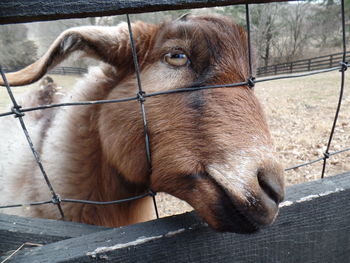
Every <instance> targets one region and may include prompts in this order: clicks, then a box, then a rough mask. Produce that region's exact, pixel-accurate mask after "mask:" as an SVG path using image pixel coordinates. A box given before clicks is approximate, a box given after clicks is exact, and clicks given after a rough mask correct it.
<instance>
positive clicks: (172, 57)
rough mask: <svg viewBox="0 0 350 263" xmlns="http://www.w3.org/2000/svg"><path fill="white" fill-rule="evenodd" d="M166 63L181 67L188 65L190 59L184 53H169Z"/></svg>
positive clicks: (165, 57) (165, 58)
mask: <svg viewBox="0 0 350 263" xmlns="http://www.w3.org/2000/svg"><path fill="white" fill-rule="evenodd" d="M164 61H165V62H166V63H168V64H170V65H172V66H176V67H181V66H185V65H187V64H188V62H189V59H188V57H187V56H186V55H185V54H183V53H168V54H165V56H164Z"/></svg>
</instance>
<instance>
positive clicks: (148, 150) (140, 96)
mask: <svg viewBox="0 0 350 263" xmlns="http://www.w3.org/2000/svg"><path fill="white" fill-rule="evenodd" d="M126 20H127V23H128V29H129V37H130V44H131V51H132V58H133V60H134V66H135V74H136V79H137V87H138V89H139V92H138V93H137V97H138V101H139V102H140V106H141V116H142V121H143V132H144V136H145V146H146V160H147V167H148V173H149V174H152V157H151V144H150V139H149V131H148V124H147V117H146V109H145V104H144V102H145V100H146V99H145V95H146V93H145V92H144V91H143V90H142V86H141V76H140V67H139V62H138V58H137V52H136V47H135V41H134V36H133V33H132V28H131V23H130V17H129V14H127V15H126ZM150 192H151V193H153V194H152V199H153V206H154V211H155V213H156V216H157V218H159V214H158V208H157V201H156V192H154V191H153V190H150Z"/></svg>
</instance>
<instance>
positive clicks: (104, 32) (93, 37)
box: [0, 22, 156, 86]
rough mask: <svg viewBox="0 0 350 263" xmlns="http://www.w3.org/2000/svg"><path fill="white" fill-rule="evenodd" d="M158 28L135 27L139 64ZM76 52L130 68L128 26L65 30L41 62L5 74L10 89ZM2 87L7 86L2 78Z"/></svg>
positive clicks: (38, 75)
mask: <svg viewBox="0 0 350 263" xmlns="http://www.w3.org/2000/svg"><path fill="white" fill-rule="evenodd" d="M155 29H156V26H154V25H150V24H146V23H143V22H136V23H133V24H132V31H133V36H134V39H135V45H136V48H137V50H138V56H139V61H142V60H143V58H142V55H145V54H147V53H148V49H149V48H150V46H151V45H152V43H151V42H152V39H153V38H152V36H153V35H154V31H155ZM74 51H81V52H83V54H84V55H86V56H88V57H92V58H95V59H98V60H101V61H103V62H105V63H108V64H110V65H112V66H115V67H122V66H130V65H133V64H132V55H131V54H132V53H131V46H130V38H129V30H128V26H127V24H126V23H121V24H119V25H118V26H115V27H101V26H84V27H76V28H71V29H68V30H66V31H64V32H63V33H62V34H61V35H60V36H59V37H58V38H57V39H56V40H55V41H54V43H53V44H52V45H51V46H50V48H49V50H48V51H47V52H46V53H45V55H44V56H42V57H41V58H40V59H39V60H37V61H36V62H34V63H33V64H31V65H29V66H27V67H26V68H24V69H22V70H20V71H18V72H14V73H8V74H6V77H7V79H8V82H9V84H10V85H11V86H21V85H27V84H30V83H33V82H35V81H37V80H38V79H40V78H41V77H42V76H43V75H44V74H45V73H46V72H47V71H48V70H50V69H52V68H53V67H54V66H56V65H57V64H59V63H60V62H62V61H63V60H65V59H66V58H67V57H68V56H69V55H70V54H72V53H73V52H74ZM0 85H4V83H3V80H2V79H1V78H0Z"/></svg>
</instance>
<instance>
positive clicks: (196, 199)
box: [167, 173, 278, 234]
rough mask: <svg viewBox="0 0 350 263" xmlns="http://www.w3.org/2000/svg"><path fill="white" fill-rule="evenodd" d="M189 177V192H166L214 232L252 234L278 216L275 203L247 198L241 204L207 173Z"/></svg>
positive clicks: (262, 199)
mask: <svg viewBox="0 0 350 263" xmlns="http://www.w3.org/2000/svg"><path fill="white" fill-rule="evenodd" d="M189 177H190V178H192V182H191V188H192V189H191V191H188V190H189V189H188V188H187V190H186V191H183V190H184V189H180V188H178V189H177V190H178V191H175V192H173V191H167V192H169V193H170V194H172V195H174V196H176V197H178V198H180V199H183V200H185V201H186V202H188V203H189V204H190V205H191V206H192V207H193V208H194V209H195V210H196V212H197V213H198V214H199V215H200V216H201V217H202V218H203V219H204V220H205V221H206V222H207V223H208V225H209V226H210V227H212V228H213V229H214V230H216V231H219V232H235V233H242V234H245V233H254V232H256V231H258V230H259V229H260V228H262V227H263V226H265V225H269V224H271V223H272V222H273V221H274V218H275V217H276V215H277V211H278V204H277V203H275V202H274V201H273V200H265V197H262V198H261V199H260V198H257V197H256V198H253V197H247V198H246V201H244V202H242V200H238V199H239V198H236V197H235V196H233V195H232V194H231V193H229V191H227V190H226V189H225V188H226V187H225V186H222V185H221V184H219V183H218V182H216V180H215V179H213V178H212V177H211V176H210V175H209V174H207V173H203V174H196V175H191V176H189ZM182 185H184V184H182ZM184 193H186V194H184ZM265 202H268V205H266V204H265Z"/></svg>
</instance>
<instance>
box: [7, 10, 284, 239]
mask: <svg viewBox="0 0 350 263" xmlns="http://www.w3.org/2000/svg"><path fill="white" fill-rule="evenodd" d="M133 33H134V36H135V42H136V47H137V50H138V59H139V63H140V67H141V80H142V87H143V89H144V90H145V91H146V93H151V92H155V91H164V90H170V89H177V88H186V87H190V86H198V85H212V84H225V83H235V82H242V81H245V80H246V79H247V78H248V61H247V56H248V55H247V42H246V41H247V39H246V34H245V32H244V30H243V29H242V28H241V27H239V26H237V25H236V24H234V23H233V22H232V21H230V20H229V19H227V18H225V17H219V16H201V17H194V16H186V17H184V18H182V19H179V20H177V21H174V22H167V23H163V24H162V25H160V26H155V25H148V24H145V23H142V22H137V23H135V24H133ZM75 50H82V51H83V52H84V53H85V54H86V55H87V56H90V57H94V58H97V59H99V60H101V61H103V62H104V64H102V65H101V66H100V68H99V69H94V70H90V72H89V73H88V76H87V77H86V79H85V81H84V82H82V83H80V84H79V85H78V87H77V88H76V89H75V91H73V93H72V94H70V95H69V96H67V97H66V98H69V99H70V100H72V101H76V100H82V101H83V100H100V99H116V98H123V97H130V96H135V94H136V92H137V86H136V82H135V78H134V68H133V64H132V56H131V48H130V43H129V36H128V31H127V27H126V25H125V24H124V25H120V26H118V27H114V28H110V29H108V28H99V27H83V28H75V29H71V30H68V31H66V32H64V33H63V34H62V35H61V36H60V37H59V38H58V39H57V40H56V41H55V43H54V44H53V45H52V46H51V48H50V49H49V51H48V52H47V53H46V54H45V55H44V56H43V58H41V59H40V60H38V61H37V62H36V63H34V64H33V65H31V66H29V67H28V68H26V69H24V70H22V71H20V72H19V73H13V74H8V78H9V82H10V83H11V84H12V85H23V84H26V83H29V82H33V81H35V80H37V79H39V78H40V77H41V76H42V75H43V74H45V72H46V71H47V70H48V69H50V68H51V67H52V66H54V65H56V64H58V63H59V62H60V61H62V60H63V59H64V58H66V57H67V56H68V55H69V54H70V53H71V52H73V51H75ZM169 52H170V53H174V52H175V53H176V52H177V53H178V52H181V53H184V54H186V55H187V57H189V59H190V62H189V64H188V65H186V66H181V67H177V66H172V65H170V64H167V63H166V62H165V61H164V56H165V55H166V54H167V53H169ZM39 98H40V96H39ZM27 103H29V102H27ZM29 104H30V103H29ZM145 108H146V111H147V120H148V125H149V132H150V139H151V151H152V173H149V169H147V168H148V167H147V162H146V153H145V142H144V135H143V126H142V119H141V114H140V106H139V103H138V102H137V101H133V102H127V103H118V104H103V105H93V106H84V107H74V108H62V109H59V110H58V111H57V112H56V113H55V117H54V119H53V122H52V124H51V125H50V126H49V127H48V128H47V134H48V135H49V136H46V137H47V138H45V139H44V140H43V147H42V151H41V152H42V158H43V163H44V166H45V167H46V169H47V170H48V173H49V175H50V177H51V180H52V182H53V186H54V187H55V189H56V191H57V192H58V193H60V195H61V196H62V197H64V198H76V199H86V200H95V201H108V200H115V199H121V198H126V197H131V196H134V195H137V194H141V193H144V192H145V191H147V189H148V188H149V187H152V188H153V189H154V190H156V191H164V192H167V193H170V194H172V195H174V196H177V197H179V198H181V199H184V200H186V201H187V202H189V203H190V204H191V205H192V206H193V207H194V208H195V209H196V210H197V211H198V213H199V214H200V215H201V216H202V217H203V218H204V219H205V220H206V221H207V222H208V223H209V225H211V226H212V227H213V228H215V229H217V230H224V231H236V232H250V231H254V230H256V229H257V228H258V226H260V225H265V224H269V223H271V222H272V221H273V220H274V218H275V216H276V213H277V211H278V203H279V202H280V201H281V200H282V199H283V185H284V183H283V175H282V168H281V166H280V164H279V163H278V161H277V160H276V158H275V153H274V150H273V146H272V142H271V138H270V134H269V131H268V127H267V124H266V120H265V117H264V114H263V111H262V109H261V107H260V104H259V102H258V101H257V99H256V97H255V96H254V93H253V91H252V90H251V89H249V88H248V87H246V86H242V87H237V88H220V89H212V90H202V91H196V92H190V93H187V92H186V93H178V94H168V95H163V96H158V97H152V98H148V99H147V100H146V102H145ZM38 140H39V141H40V138H39V139H38ZM30 167H33V166H32V165H31V166H30ZM31 174H32V170H27V168H26V167H23V175H22V176H20V177H18V178H16V179H14V180H13V181H12V184H9V188H11V189H16V191H19V190H20V189H21V190H20V192H21V195H20V198H17V200H19V201H21V200H25V201H27V202H28V201H37V200H42V199H45V198H48V197H49V194H48V193H46V192H47V191H46V192H45V185H44V184H43V182H42V178H41V177H40V173H39V172H38V171H35V172H34V181H35V184H34V186H33V187H31V188H30V189H27V185H28V184H30V182H33V181H32V180H33V178H31V180H28V179H27V178H29V177H31V176H32V175H31ZM31 184H32V185H33V183H31ZM11 198H13V196H11ZM8 200H9V199H8ZM12 200H14V199H12ZM5 201H6V200H5ZM63 210H64V211H65V214H66V216H67V218H68V219H69V220H73V221H79V222H85V223H90V224H98V225H105V226H119V225H125V224H131V223H135V222H140V221H144V220H148V219H151V218H154V212H153V210H152V204H151V200H150V198H145V199H142V200H138V201H134V202H130V203H126V204H122V205H114V206H91V205H81V204H66V203H64V204H63ZM21 213H22V214H24V215H29V216H41V217H48V218H57V216H58V213H57V210H56V209H55V207H52V206H50V207H47V206H41V207H32V208H30V210H28V211H24V212H23V211H22V212H21Z"/></svg>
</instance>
